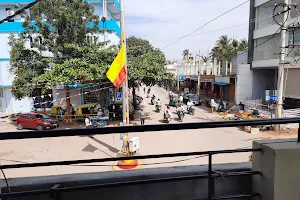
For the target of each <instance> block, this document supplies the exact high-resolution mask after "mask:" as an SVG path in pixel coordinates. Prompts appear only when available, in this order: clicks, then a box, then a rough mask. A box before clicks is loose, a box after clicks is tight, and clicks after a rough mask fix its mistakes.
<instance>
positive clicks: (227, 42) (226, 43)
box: [216, 35, 233, 61]
mask: <svg viewBox="0 0 300 200" xmlns="http://www.w3.org/2000/svg"><path fill="white" fill-rule="evenodd" d="M216 46H217V47H218V52H219V53H218V54H219V58H218V59H219V60H221V61H226V60H227V61H231V58H232V50H233V47H232V44H231V39H229V38H228V36H227V35H222V36H220V37H219V40H217V42H216Z"/></svg>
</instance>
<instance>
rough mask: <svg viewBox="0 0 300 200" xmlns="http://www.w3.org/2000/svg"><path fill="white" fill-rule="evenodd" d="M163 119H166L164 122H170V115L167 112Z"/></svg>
mask: <svg viewBox="0 0 300 200" xmlns="http://www.w3.org/2000/svg"><path fill="white" fill-rule="evenodd" d="M165 121H166V123H170V121H171V115H169V114H167V115H165Z"/></svg>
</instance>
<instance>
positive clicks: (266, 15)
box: [255, 0, 284, 29]
mask: <svg viewBox="0 0 300 200" xmlns="http://www.w3.org/2000/svg"><path fill="white" fill-rule="evenodd" d="M283 2H284V0H271V1H269V2H267V3H265V4H263V5H260V6H259V7H257V8H256V11H255V12H256V20H257V21H256V23H255V29H260V28H264V27H266V26H270V25H273V24H276V22H275V21H274V19H273V17H272V15H273V9H274V6H275V4H278V3H283ZM277 20H278V21H279V22H281V21H282V19H280V18H278V19H277Z"/></svg>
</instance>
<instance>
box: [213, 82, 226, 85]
mask: <svg viewBox="0 0 300 200" xmlns="http://www.w3.org/2000/svg"><path fill="white" fill-rule="evenodd" d="M214 85H229V83H226V82H214Z"/></svg>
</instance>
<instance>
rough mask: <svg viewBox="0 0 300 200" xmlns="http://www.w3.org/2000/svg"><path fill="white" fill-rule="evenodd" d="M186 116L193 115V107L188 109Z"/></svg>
mask: <svg viewBox="0 0 300 200" xmlns="http://www.w3.org/2000/svg"><path fill="white" fill-rule="evenodd" d="M188 114H190V115H194V114H195V108H194V106H191V107H189V108H188Z"/></svg>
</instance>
